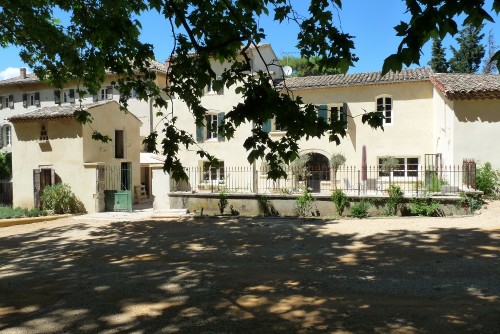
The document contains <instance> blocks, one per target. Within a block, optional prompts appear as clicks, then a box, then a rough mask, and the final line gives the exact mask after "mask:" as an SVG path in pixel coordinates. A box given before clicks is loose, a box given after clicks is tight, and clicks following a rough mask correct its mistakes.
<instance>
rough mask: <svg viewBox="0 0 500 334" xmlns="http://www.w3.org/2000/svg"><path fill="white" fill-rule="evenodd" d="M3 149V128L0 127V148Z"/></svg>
mask: <svg viewBox="0 0 500 334" xmlns="http://www.w3.org/2000/svg"><path fill="white" fill-rule="evenodd" d="M2 147H3V127H2V126H0V148H2Z"/></svg>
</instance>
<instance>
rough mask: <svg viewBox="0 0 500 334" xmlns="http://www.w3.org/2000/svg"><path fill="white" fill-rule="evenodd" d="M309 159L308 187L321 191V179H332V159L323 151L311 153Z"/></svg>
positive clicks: (314, 190) (313, 190) (307, 165)
mask: <svg viewBox="0 0 500 334" xmlns="http://www.w3.org/2000/svg"><path fill="white" fill-rule="evenodd" d="M308 155H309V160H308V161H307V164H306V167H307V171H308V173H307V187H309V188H311V189H312V190H311V192H313V193H319V192H321V181H329V180H330V161H329V160H328V158H327V157H325V156H324V155H323V154H321V153H309V154H308Z"/></svg>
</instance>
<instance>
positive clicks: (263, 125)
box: [262, 119, 272, 132]
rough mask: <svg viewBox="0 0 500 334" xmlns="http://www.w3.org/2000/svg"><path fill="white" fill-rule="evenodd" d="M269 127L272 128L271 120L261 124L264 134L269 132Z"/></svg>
mask: <svg viewBox="0 0 500 334" xmlns="http://www.w3.org/2000/svg"><path fill="white" fill-rule="evenodd" d="M271 126H272V119H268V120H266V121H265V122H264V123H263V124H262V131H264V132H271Z"/></svg>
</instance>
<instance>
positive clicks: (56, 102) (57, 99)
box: [54, 90, 61, 104]
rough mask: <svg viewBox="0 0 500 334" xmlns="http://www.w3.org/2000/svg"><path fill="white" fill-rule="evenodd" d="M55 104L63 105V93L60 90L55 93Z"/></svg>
mask: <svg viewBox="0 0 500 334" xmlns="http://www.w3.org/2000/svg"><path fill="white" fill-rule="evenodd" d="M54 103H55V104H61V91H60V90H55V91H54Z"/></svg>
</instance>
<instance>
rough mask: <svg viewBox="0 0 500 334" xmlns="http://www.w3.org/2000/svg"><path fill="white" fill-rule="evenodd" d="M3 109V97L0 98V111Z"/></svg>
mask: <svg viewBox="0 0 500 334" xmlns="http://www.w3.org/2000/svg"><path fill="white" fill-rule="evenodd" d="M1 109H3V97H1V96H0V110H1Z"/></svg>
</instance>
